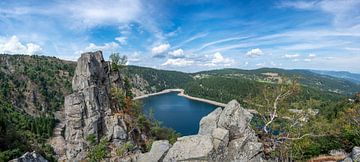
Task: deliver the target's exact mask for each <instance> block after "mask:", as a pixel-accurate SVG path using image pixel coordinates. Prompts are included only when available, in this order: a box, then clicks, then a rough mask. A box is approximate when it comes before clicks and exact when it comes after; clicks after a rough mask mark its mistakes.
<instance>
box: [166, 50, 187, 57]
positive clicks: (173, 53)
mask: <svg viewBox="0 0 360 162" xmlns="http://www.w3.org/2000/svg"><path fill="white" fill-rule="evenodd" d="M169 55H170V57H173V58H182V57H185V54H184V50H182V49H181V48H179V49H177V50H174V51H170V52H169Z"/></svg>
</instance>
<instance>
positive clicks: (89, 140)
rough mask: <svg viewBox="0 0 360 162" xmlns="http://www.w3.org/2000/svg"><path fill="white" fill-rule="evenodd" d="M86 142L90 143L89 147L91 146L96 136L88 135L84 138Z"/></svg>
mask: <svg viewBox="0 0 360 162" xmlns="http://www.w3.org/2000/svg"><path fill="white" fill-rule="evenodd" d="M86 141H88V142H89V143H90V145H93V144H95V143H96V136H95V134H89V135H88V136H87V137H86Z"/></svg>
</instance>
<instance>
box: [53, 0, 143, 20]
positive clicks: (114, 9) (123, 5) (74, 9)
mask: <svg viewBox="0 0 360 162" xmlns="http://www.w3.org/2000/svg"><path fill="white" fill-rule="evenodd" d="M58 7H59V6H58ZM60 7H61V8H60V9H59V10H60V11H63V10H61V9H64V10H65V11H63V12H64V13H69V16H70V18H71V19H73V20H74V22H79V23H81V24H82V25H86V26H89V27H91V26H96V25H100V24H113V23H117V24H119V23H128V22H131V21H134V20H136V19H137V18H138V17H139V16H140V14H141V12H142V5H141V2H140V1H139V0H105V1H97V0H87V1H82V0H76V1H72V2H64V3H63V4H62V5H61V6H60ZM66 11H67V12H66ZM81 24H79V25H81Z"/></svg>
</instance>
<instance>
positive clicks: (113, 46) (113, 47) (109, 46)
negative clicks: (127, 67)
mask: <svg viewBox="0 0 360 162" xmlns="http://www.w3.org/2000/svg"><path fill="white" fill-rule="evenodd" d="M119 48H120V45H119V44H117V43H115V42H110V43H105V44H104V45H96V44H94V43H90V44H89V45H88V46H87V47H85V49H84V50H82V51H80V53H83V52H93V51H98V50H101V51H104V52H115V51H117V50H119Z"/></svg>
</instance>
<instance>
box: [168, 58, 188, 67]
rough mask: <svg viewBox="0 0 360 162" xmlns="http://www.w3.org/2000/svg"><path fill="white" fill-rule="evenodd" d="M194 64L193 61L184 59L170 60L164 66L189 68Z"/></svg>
mask: <svg viewBox="0 0 360 162" xmlns="http://www.w3.org/2000/svg"><path fill="white" fill-rule="evenodd" d="M192 64H194V61H193V60H188V59H184V58H176V59H168V60H166V62H165V63H163V64H162V66H188V65H192Z"/></svg>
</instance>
